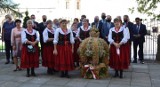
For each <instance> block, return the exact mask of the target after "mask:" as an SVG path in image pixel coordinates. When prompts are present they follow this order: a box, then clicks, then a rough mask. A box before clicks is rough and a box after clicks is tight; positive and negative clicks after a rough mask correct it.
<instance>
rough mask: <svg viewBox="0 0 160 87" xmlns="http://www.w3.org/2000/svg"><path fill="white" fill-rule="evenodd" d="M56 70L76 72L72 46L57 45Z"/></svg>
mask: <svg viewBox="0 0 160 87" xmlns="http://www.w3.org/2000/svg"><path fill="white" fill-rule="evenodd" d="M57 52H58V54H57V55H56V56H55V65H54V69H56V70H59V71H64V70H68V71H70V70H74V62H73V61H74V60H73V54H72V46H71V45H57Z"/></svg>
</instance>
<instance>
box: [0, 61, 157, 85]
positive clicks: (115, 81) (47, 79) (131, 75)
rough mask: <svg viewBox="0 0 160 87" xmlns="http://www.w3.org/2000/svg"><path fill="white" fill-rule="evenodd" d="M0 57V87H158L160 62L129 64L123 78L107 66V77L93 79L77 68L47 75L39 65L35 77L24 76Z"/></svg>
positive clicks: (24, 73)
mask: <svg viewBox="0 0 160 87" xmlns="http://www.w3.org/2000/svg"><path fill="white" fill-rule="evenodd" d="M4 62H5V59H0V87H160V64H158V63H146V64H139V63H138V64H131V66H130V67H129V69H128V70H124V78H123V79H120V78H113V77H112V76H113V75H114V70H113V69H110V68H109V74H110V75H109V77H108V78H104V79H100V80H94V79H83V78H81V77H80V75H79V73H80V71H79V70H74V71H71V72H69V73H70V75H71V76H72V77H71V78H70V79H68V78H60V77H59V75H60V73H58V72H57V73H55V74H54V75H47V73H46V70H47V69H46V68H45V67H42V66H41V65H40V67H39V68H37V69H35V72H36V74H37V77H25V75H26V70H22V71H17V72H13V69H15V65H13V64H8V65H5V64H4Z"/></svg>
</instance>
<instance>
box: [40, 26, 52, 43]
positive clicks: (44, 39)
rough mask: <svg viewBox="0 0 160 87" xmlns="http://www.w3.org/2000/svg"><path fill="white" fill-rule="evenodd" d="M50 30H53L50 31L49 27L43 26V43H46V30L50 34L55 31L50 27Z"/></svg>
mask: <svg viewBox="0 0 160 87" xmlns="http://www.w3.org/2000/svg"><path fill="white" fill-rule="evenodd" d="M52 30H53V32H52V31H51V30H50V29H48V28H45V29H44V31H43V42H44V43H46V42H47V40H48V32H50V33H52V34H54V33H55V29H52Z"/></svg>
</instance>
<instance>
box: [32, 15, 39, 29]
mask: <svg viewBox="0 0 160 87" xmlns="http://www.w3.org/2000/svg"><path fill="white" fill-rule="evenodd" d="M35 19H36V17H35V15H34V14H32V15H31V20H32V21H33V29H35V30H37V31H38V29H39V28H38V22H36V21H35Z"/></svg>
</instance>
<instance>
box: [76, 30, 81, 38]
mask: <svg viewBox="0 0 160 87" xmlns="http://www.w3.org/2000/svg"><path fill="white" fill-rule="evenodd" d="M79 34H80V28H78V31H77V34H76V37H79Z"/></svg>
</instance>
